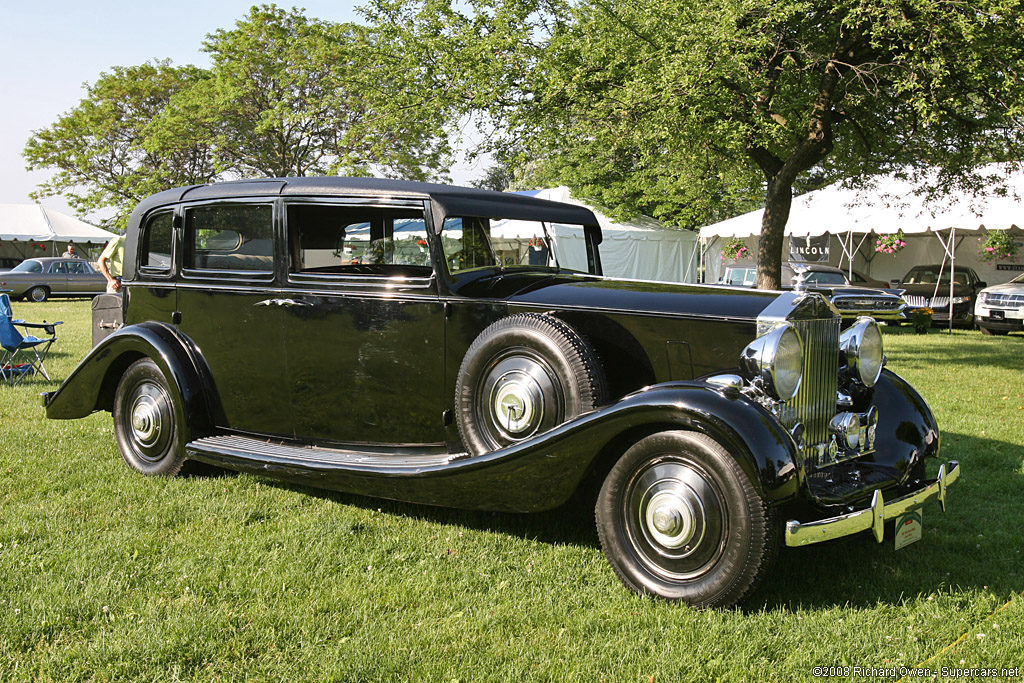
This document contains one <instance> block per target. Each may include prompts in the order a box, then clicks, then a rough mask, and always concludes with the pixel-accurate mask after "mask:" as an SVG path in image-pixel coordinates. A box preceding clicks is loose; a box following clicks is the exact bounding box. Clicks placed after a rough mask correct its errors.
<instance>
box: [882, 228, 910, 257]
mask: <svg viewBox="0 0 1024 683" xmlns="http://www.w3.org/2000/svg"><path fill="white" fill-rule="evenodd" d="M905 246H907V242H906V240H905V239H904V237H903V231H902V230H900V231H899V232H897V233H896V234H895V235H879V236H878V239H877V240H875V251H878V252H881V253H883V254H892V255H893V256H895V255H896V254H898V253H899V252H901V251H902V250H903V247H905Z"/></svg>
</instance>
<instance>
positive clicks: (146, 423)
mask: <svg viewBox="0 0 1024 683" xmlns="http://www.w3.org/2000/svg"><path fill="white" fill-rule="evenodd" d="M132 432H133V433H134V435H135V439H136V440H137V441H138V442H139V443H141V444H142V445H143V446H152V445H153V444H154V443H156V441H157V439H159V438H160V412H159V408H158V407H157V406H156V402H155V401H154V399H153V397H152V396H139V397H138V399H137V400H136V401H135V405H134V406H133V407H132Z"/></svg>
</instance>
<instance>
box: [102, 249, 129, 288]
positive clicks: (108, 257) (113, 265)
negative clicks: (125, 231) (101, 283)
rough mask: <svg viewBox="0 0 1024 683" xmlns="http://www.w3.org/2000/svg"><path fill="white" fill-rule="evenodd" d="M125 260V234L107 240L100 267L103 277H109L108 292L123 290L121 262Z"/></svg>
mask: <svg viewBox="0 0 1024 683" xmlns="http://www.w3.org/2000/svg"><path fill="white" fill-rule="evenodd" d="M123 260H124V235H118V236H117V237H114V238H113V239H112V240H110V241H109V242H107V246H105V247H104V248H103V253H102V254H100V260H99V267H100V272H101V273H103V277H105V278H107V293H108V294H119V293H120V292H121V264H122V262H123Z"/></svg>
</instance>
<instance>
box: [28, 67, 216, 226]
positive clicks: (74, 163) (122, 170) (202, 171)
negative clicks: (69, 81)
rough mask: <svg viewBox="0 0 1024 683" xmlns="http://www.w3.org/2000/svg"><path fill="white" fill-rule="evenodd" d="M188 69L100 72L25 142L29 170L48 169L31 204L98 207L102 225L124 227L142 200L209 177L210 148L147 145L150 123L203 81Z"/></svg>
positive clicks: (84, 210) (85, 211) (185, 141)
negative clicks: (59, 201) (55, 200)
mask: <svg viewBox="0 0 1024 683" xmlns="http://www.w3.org/2000/svg"><path fill="white" fill-rule="evenodd" d="M204 78H205V73H204V72H203V71H202V70H201V69H197V68H195V67H191V66H186V67H174V66H171V65H170V63H169V62H166V61H162V62H152V63H147V64H143V65H141V66H133V67H114V68H113V69H111V70H110V72H109V73H102V74H100V77H99V78H98V79H97V80H96V82H95V83H94V84H92V85H88V84H87V85H86V86H85V89H86V96H85V97H84V98H83V99H82V101H81V102H79V104H78V106H77V107H75V108H74V109H72V110H70V111H68V112H66V113H64V114H63V115H61V117H60V118H59V119H57V121H56V122H55V123H54V124H53V125H51V126H49V127H48V128H44V129H42V130H37V131H33V133H32V136H31V137H30V138H29V140H28V142H27V143H26V145H25V150H24V157H25V159H26V161H27V162H28V169H29V170H53V171H54V174H53V175H52V176H51V177H50V179H49V180H47V181H45V182H43V183H42V184H40V186H39V188H38V189H37V190H36V191H35V192H33V193H32V197H33V198H34V199H40V198H42V197H49V196H54V195H60V194H63V195H65V196H66V198H67V201H68V203H69V205H70V206H71V207H72V208H74V209H75V212H76V213H77V214H79V215H80V216H83V217H84V216H88V215H89V214H91V213H93V212H95V211H98V210H101V209H113V210H114V215H113V216H112V217H110V218H108V219H106V220H104V221H103V222H104V223H105V224H106V225H107V226H108V227H112V228H114V229H118V230H120V229H123V228H124V226H125V224H126V222H127V220H128V215H129V214H130V213H131V210H132V209H133V208H134V207H135V204H136V203H138V202H139V200H141V199H143V198H144V197H146V196H148V195H150V194H153V193H154V192H158V191H160V190H163V189H166V188H168V187H172V186H175V185H188V184H192V183H203V182H207V181H209V180H210V179H211V178H213V176H214V170H213V163H212V158H211V154H210V148H209V147H208V146H207V145H205V144H202V143H200V142H196V141H195V140H194V139H191V138H180V139H176V140H168V141H167V143H166V144H164V145H162V146H161V147H160V148H156V147H154V146H152V145H149V144H148V143H147V138H148V137H149V136H150V134H151V132H152V129H153V126H154V120H156V119H157V118H158V117H159V115H160V113H161V112H162V111H163V110H164V108H165V107H166V106H167V105H168V103H169V102H170V99H171V98H172V97H173V96H174V95H175V94H176V93H178V92H181V91H182V90H185V89H188V88H190V87H192V86H194V85H195V84H196V83H198V82H200V81H202V80H204Z"/></svg>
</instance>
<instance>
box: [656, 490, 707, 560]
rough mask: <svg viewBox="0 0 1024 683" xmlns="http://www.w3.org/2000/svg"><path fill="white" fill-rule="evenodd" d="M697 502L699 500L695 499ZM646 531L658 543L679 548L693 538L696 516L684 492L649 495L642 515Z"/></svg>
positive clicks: (664, 492) (673, 491)
mask: <svg viewBox="0 0 1024 683" xmlns="http://www.w3.org/2000/svg"><path fill="white" fill-rule="evenodd" d="M697 502H698V503H699V501H697ZM644 521H645V522H646V524H647V531H648V533H649V534H650V536H651V537H652V539H653V540H655V541H656V542H657V543H658V544H659V545H662V546H665V547H666V548H680V547H682V546H684V545H686V544H687V543H688V542H689V541H690V539H692V538H693V532H694V530H695V528H696V516H695V515H694V512H693V508H692V507H691V503H690V502H689V501H688V500H687V499H686V497H685V494H683V495H680V493H679V492H677V491H676V490H670V491H662V492H661V493H657V494H655V495H654V496H652V497H651V500H650V502H649V503H647V511H646V514H645V515H644Z"/></svg>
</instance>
